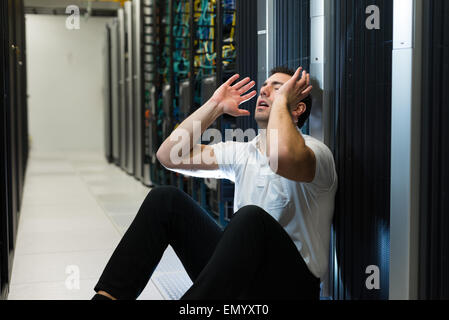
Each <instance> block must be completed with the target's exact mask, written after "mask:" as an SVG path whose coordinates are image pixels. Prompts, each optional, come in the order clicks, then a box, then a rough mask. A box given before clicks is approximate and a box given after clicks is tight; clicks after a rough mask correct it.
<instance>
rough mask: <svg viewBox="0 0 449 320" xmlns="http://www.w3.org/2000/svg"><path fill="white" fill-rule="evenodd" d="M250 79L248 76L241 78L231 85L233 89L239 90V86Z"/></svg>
mask: <svg viewBox="0 0 449 320" xmlns="http://www.w3.org/2000/svg"><path fill="white" fill-rule="evenodd" d="M250 81H251V79H250V78H249V77H246V78H245V79H243V80H242V81H240V82H238V83H237V84H235V85H233V86H232V87H233V88H234V89H236V90H239V89H240V88H242V87H243V86H244V85H245V84H247V83H248V82H250Z"/></svg>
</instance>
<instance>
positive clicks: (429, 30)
mask: <svg viewBox="0 0 449 320" xmlns="http://www.w3.org/2000/svg"><path fill="white" fill-rule="evenodd" d="M448 17H449V2H448V1H447V0H425V1H423V35H425V36H424V37H423V43H422V49H423V57H422V61H423V69H422V70H423V74H422V84H423V87H422V90H423V92H422V101H423V103H422V106H423V108H422V115H421V121H422V124H421V125H422V129H421V186H420V188H421V191H420V223H419V225H420V240H419V242H420V252H419V266H420V270H419V299H435V300H437V299H438V300H446V299H449V273H448V270H449V233H448V232H447V231H448V229H449V219H448V212H449V197H448V193H449V168H448V166H447V163H448V162H449V127H448V125H447V123H448V122H449V94H448V88H449V63H448V61H449V19H448Z"/></svg>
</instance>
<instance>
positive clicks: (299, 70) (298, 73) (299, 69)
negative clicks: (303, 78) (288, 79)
mask: <svg viewBox="0 0 449 320" xmlns="http://www.w3.org/2000/svg"><path fill="white" fill-rule="evenodd" d="M301 71H302V67H299V68H298V69H297V70H296V72H295V74H294V75H293V80H294V81H298V80H299V75H300V74H301Z"/></svg>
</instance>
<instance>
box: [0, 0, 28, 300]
mask: <svg viewBox="0 0 449 320" xmlns="http://www.w3.org/2000/svg"><path fill="white" fill-rule="evenodd" d="M0 37H1V38H0V107H1V109H0V138H1V140H0V164H1V167H0V179H1V183H0V191H1V193H0V232H1V234H0V294H1V296H0V298H1V299H4V298H6V296H7V294H8V290H9V282H10V278H11V270H12V262H13V256H14V248H15V239H16V233H17V225H18V221H19V215H20V209H21V202H22V192H23V183H24V176H25V170H26V165H27V160H28V125H27V120H28V119H27V101H26V91H27V89H26V59H25V56H26V46H25V17H24V5H23V1H19V0H16V1H13V0H8V1H2V2H1V3H0Z"/></svg>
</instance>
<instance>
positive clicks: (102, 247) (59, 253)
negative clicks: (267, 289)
mask: <svg viewBox="0 0 449 320" xmlns="http://www.w3.org/2000/svg"><path fill="white" fill-rule="evenodd" d="M149 191H150V189H149V188H146V187H144V186H143V185H142V184H141V183H140V182H138V181H137V180H135V179H134V178H133V177H131V176H129V175H127V174H126V173H125V172H124V171H122V170H121V169H119V168H117V167H116V166H115V165H111V164H108V163H107V162H106V160H105V158H104V156H103V155H101V154H95V153H88V152H87V153H86V152H84V153H65V152H60V153H36V152H31V154H30V158H29V162H28V169H27V173H26V179H25V186H24V195H23V206H22V210H21V213H20V221H19V228H18V235H17V242H16V249H15V257H14V265H13V271H12V278H11V284H10V293H9V297H8V299H10V300H22V299H26V300H35V299H36V300H66V299H76V300H84V299H90V298H91V297H92V296H93V295H94V293H95V292H94V291H93V288H94V286H95V284H96V282H97V281H98V278H99V276H100V275H101V272H102V271H103V268H104V267H105V265H106V263H107V261H108V260H109V257H110V256H111V254H112V252H113V250H114V248H115V247H116V245H117V244H118V242H119V241H120V239H121V236H122V235H123V234H124V232H125V231H126V229H127V228H128V226H129V225H130V223H131V222H132V220H133V218H134V216H135V215H136V213H137V211H138V209H139V207H140V205H141V203H142V201H143V200H144V198H145V197H146V195H147V194H148V192H149ZM190 285H191V282H190V279H189V278H188V277H187V274H186V273H185V271H184V268H183V267H182V265H181V263H180V262H179V260H178V259H177V257H176V255H175V254H174V252H173V250H172V249H171V248H170V247H169V249H168V250H167V251H166V252H165V254H164V257H163V259H162V261H161V263H160V265H159V266H158V268H157V269H156V271H155V273H154V275H153V277H152V279H151V280H150V281H149V283H148V285H147V287H146V289H145V290H144V292H143V293H142V294H141V296H140V297H139V299H145V300H164V299H167V300H169V299H177V298H179V297H180V296H181V295H182V294H183V293H184V292H185V291H186V290H187V288H188V287H189V286H190Z"/></svg>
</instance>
